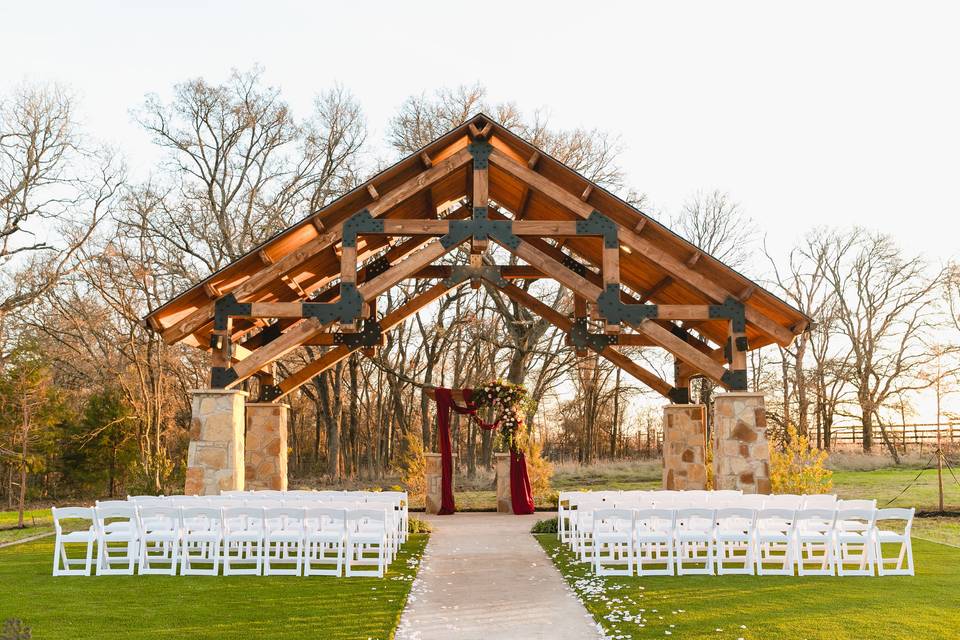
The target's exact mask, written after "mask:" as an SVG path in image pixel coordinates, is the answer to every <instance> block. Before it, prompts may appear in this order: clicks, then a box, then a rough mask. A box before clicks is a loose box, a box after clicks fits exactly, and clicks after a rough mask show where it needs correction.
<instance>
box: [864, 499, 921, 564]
mask: <svg viewBox="0 0 960 640" xmlns="http://www.w3.org/2000/svg"><path fill="white" fill-rule="evenodd" d="M913 515H914V509H912V508H911V509H878V510H877V512H876V517H875V518H874V527H873V540H874V545H875V548H876V551H875V559H876V562H877V573H878V574H879V575H881V576H912V575H913V545H912V544H911V542H910V529H911V528H912V527H913ZM894 522H901V523H902V524H903V529H902V531H895V530H893V529H892V528H888V527H891V523H894ZM885 544H888V545H889V544H894V545H898V546H899V549H898V551H897V555H896V556H885V555H883V545H885ZM904 561H906V566H904ZM890 563H895V564H894V566H893V568H892V569H890V568H887V565H888V564H890Z"/></svg>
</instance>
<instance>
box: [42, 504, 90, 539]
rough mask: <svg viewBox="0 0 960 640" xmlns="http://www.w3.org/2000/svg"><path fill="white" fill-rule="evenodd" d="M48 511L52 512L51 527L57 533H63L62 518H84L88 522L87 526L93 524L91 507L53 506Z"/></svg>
mask: <svg viewBox="0 0 960 640" xmlns="http://www.w3.org/2000/svg"><path fill="white" fill-rule="evenodd" d="M50 512H51V513H52V514H53V527H54V529H55V530H56V532H57V533H58V534H62V533H63V525H62V522H63V521H64V520H85V521H87V522H89V523H90V524H89V525H88V526H89V527H93V524H94V515H93V508H92V507H59V508H58V507H53V508H52V509H50Z"/></svg>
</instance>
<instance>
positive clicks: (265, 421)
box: [244, 402, 290, 491]
mask: <svg viewBox="0 0 960 640" xmlns="http://www.w3.org/2000/svg"><path fill="white" fill-rule="evenodd" d="M289 410H290V405H286V404H278V403H274V402H248V403H247V438H246V448H245V450H244V462H245V466H246V488H247V489H251V490H256V489H274V490H277V491H286V490H287V415H288V412H289Z"/></svg>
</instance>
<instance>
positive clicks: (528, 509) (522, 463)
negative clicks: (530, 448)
mask: <svg viewBox="0 0 960 640" xmlns="http://www.w3.org/2000/svg"><path fill="white" fill-rule="evenodd" d="M510 502H511V503H512V504H513V512H514V513H515V514H517V515H523V514H527V513H533V492H532V491H531V490H530V478H529V477H528V476H527V459H526V456H524V455H523V452H522V451H519V452H517V451H511V452H510Z"/></svg>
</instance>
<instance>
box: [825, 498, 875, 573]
mask: <svg viewBox="0 0 960 640" xmlns="http://www.w3.org/2000/svg"><path fill="white" fill-rule="evenodd" d="M836 513H837V520H836V523H835V525H834V533H833V558H834V564H836V567H837V575H838V576H872V575H873V565H874V557H873V556H874V553H875V551H876V549H875V547H874V541H873V519H874V518H875V517H876V510H875V509H846V508H844V509H837V512H836ZM851 564H855V565H856V568H855V569H850V568H848V565H851Z"/></svg>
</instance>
